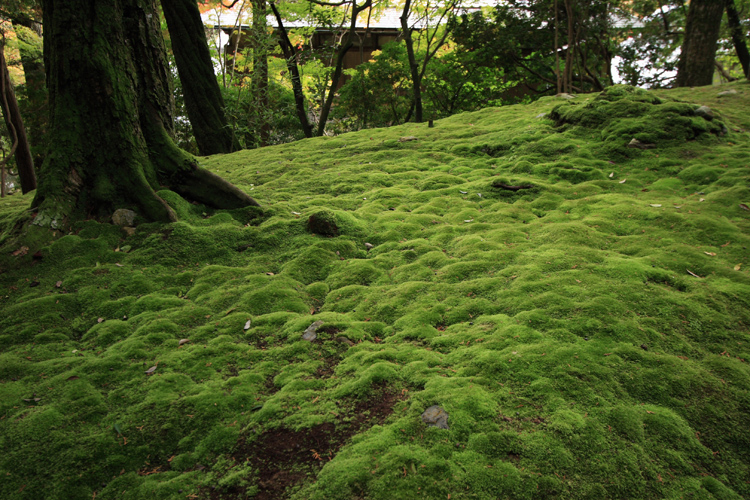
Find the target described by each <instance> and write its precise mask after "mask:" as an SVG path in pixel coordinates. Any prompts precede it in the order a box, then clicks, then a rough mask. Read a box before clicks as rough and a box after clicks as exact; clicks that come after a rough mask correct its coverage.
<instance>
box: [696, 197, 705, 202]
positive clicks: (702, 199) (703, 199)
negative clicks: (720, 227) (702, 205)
mask: <svg viewBox="0 0 750 500" xmlns="http://www.w3.org/2000/svg"><path fill="white" fill-rule="evenodd" d="M698 201H699V202H700V201H706V199H705V198H701V199H700V200H698Z"/></svg>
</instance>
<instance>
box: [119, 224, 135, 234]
mask: <svg viewBox="0 0 750 500" xmlns="http://www.w3.org/2000/svg"><path fill="white" fill-rule="evenodd" d="M122 230H123V232H124V233H125V234H126V235H127V236H128V237H130V236H133V235H134V234H135V228H134V227H130V226H126V227H123V228H122Z"/></svg>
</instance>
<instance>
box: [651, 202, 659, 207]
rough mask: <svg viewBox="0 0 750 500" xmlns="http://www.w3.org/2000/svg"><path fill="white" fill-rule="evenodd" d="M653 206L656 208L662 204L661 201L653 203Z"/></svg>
mask: <svg viewBox="0 0 750 500" xmlns="http://www.w3.org/2000/svg"><path fill="white" fill-rule="evenodd" d="M651 206H652V207H654V208H659V207H660V206H661V203H652V204H651Z"/></svg>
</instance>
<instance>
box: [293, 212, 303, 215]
mask: <svg viewBox="0 0 750 500" xmlns="http://www.w3.org/2000/svg"><path fill="white" fill-rule="evenodd" d="M292 215H302V214H301V213H299V212H292Z"/></svg>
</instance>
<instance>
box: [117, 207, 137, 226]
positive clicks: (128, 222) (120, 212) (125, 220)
mask: <svg viewBox="0 0 750 500" xmlns="http://www.w3.org/2000/svg"><path fill="white" fill-rule="evenodd" d="M135 218H136V213H135V212H133V211H132V210H128V209H127V208H118V209H117V210H115V212H114V213H113V214H112V224H114V225H115V226H120V227H132V226H133V225H134V224H135Z"/></svg>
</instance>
